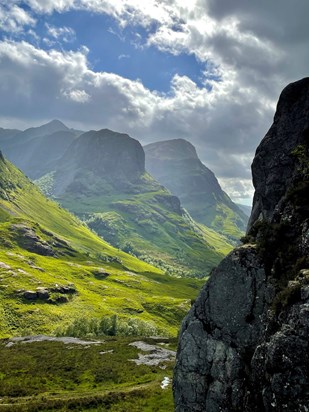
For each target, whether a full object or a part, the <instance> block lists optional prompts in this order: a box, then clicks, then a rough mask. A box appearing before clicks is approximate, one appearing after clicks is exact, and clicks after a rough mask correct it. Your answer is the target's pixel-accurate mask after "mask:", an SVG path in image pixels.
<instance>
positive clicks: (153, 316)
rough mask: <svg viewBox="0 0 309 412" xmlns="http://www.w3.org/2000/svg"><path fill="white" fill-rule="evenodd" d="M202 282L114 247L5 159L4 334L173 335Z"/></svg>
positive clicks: (1, 190)
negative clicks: (173, 275)
mask: <svg viewBox="0 0 309 412" xmlns="http://www.w3.org/2000/svg"><path fill="white" fill-rule="evenodd" d="M200 286H201V282H200V281H198V280H194V279H188V280H186V279H177V278H171V277H169V276H166V275H164V274H163V273H162V272H161V271H160V270H159V269H156V268H154V267H153V266H151V265H148V264H147V263H145V262H141V261H140V260H138V259H136V258H134V257H133V256H130V255H128V254H126V253H124V252H121V251H120V250H117V249H115V248H113V247H112V246H110V245H109V244H107V243H106V242H105V241H103V240H102V239H100V238H99V237H97V236H96V235H95V234H94V233H93V232H91V231H90V230H89V229H88V228H87V227H86V226H85V225H83V224H82V223H80V221H79V220H77V219H76V218H75V217H73V216H72V215H71V214H70V213H68V212H66V211H65V210H63V209H61V208H60V206H59V205H58V204H56V203H55V202H53V201H51V200H48V199H46V198H45V197H44V196H43V195H42V194H41V193H40V192H39V191H38V189H37V188H36V186H35V185H34V184H33V183H31V182H30V181H29V180H28V179H27V178H26V177H25V176H24V175H23V174H22V173H21V172H20V171H19V170H17V169H16V168H15V167H14V166H13V165H12V164H11V163H9V162H8V161H7V160H4V158H3V157H2V155H1V156H0V337H5V336H11V335H15V336H16V335H26V334H36V333H45V334H55V333H58V334H66V333H69V332H70V333H71V334H72V333H73V334H75V335H79V334H89V333H90V334H98V333H101V332H102V333H103V332H104V331H105V332H106V333H110V334H112V333H116V332H117V331H118V330H119V331H121V333H123V334H130V333H133V332H134V333H138V332H143V333H142V334H148V333H151V334H153V333H161V334H167V335H175V334H176V333H177V330H178V327H179V324H180V321H181V319H182V317H183V316H184V314H185V313H186V311H187V310H188V307H189V306H190V300H191V299H192V298H194V297H195V295H196V294H197V292H198V290H199V288H200ZM116 315H117V316H116Z"/></svg>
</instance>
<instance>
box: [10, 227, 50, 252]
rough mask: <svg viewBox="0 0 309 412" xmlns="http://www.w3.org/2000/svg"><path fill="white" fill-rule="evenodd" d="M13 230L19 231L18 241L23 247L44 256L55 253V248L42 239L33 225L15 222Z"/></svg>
mask: <svg viewBox="0 0 309 412" xmlns="http://www.w3.org/2000/svg"><path fill="white" fill-rule="evenodd" d="M12 230H13V231H15V232H16V233H17V242H18V244H19V246H21V247H22V248H24V249H26V250H28V251H29V252H33V253H37V254H39V255H42V256H54V255H55V251H54V249H53V248H52V247H51V246H50V245H49V244H48V243H47V242H45V241H44V240H42V239H41V238H40V237H39V236H38V235H37V234H36V233H35V231H34V230H33V229H32V228H31V227H28V226H25V225H23V224H14V225H12Z"/></svg>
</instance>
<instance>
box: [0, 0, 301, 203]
mask: <svg viewBox="0 0 309 412" xmlns="http://www.w3.org/2000/svg"><path fill="white" fill-rule="evenodd" d="M25 3H26V4H27V5H28V6H29V7H30V11H29V12H28V11H27V12H26V11H24V10H23V9H22V8H21V7H20V5H19V2H17V1H15V2H14V1H10V3H9V6H3V5H2V6H1V8H0V22H3V21H4V14H3V13H2V14H1V12H2V11H3V10H4V8H5V9H6V10H9V11H10V13H9V14H8V16H9V17H7V19H6V22H5V23H3V24H5V26H4V28H6V29H7V30H11V31H16V32H17V31H20V30H22V29H23V28H24V26H26V25H29V26H34V25H35V18H34V17H33V16H35V17H38V16H39V15H40V14H51V13H52V12H54V11H57V12H64V11H67V10H86V11H89V12H92V13H104V14H107V15H109V16H111V17H113V18H114V19H115V20H116V21H117V22H118V24H119V33H118V34H117V35H119V36H122V29H123V28H124V27H126V26H128V25H131V26H142V27H143V28H144V29H145V33H146V37H145V38H144V39H141V38H140V39H139V45H143V47H155V48H157V49H159V50H161V51H162V52H165V53H171V54H174V55H178V54H181V53H185V54H193V55H195V57H196V58H197V59H198V60H199V62H200V63H201V64H202V65H204V71H203V73H201V79H200V83H199V84H203V85H204V87H199V86H198V85H197V84H196V83H195V82H194V81H192V79H190V78H188V77H186V76H180V75H178V74H175V76H174V77H173V79H172V81H171V85H170V91H169V92H168V93H166V94H162V93H157V92H151V91H150V90H148V89H147V88H145V87H144V86H143V84H142V83H141V81H131V80H128V79H125V78H123V77H121V76H117V75H116V74H113V73H104V72H95V71H94V70H92V69H91V64H90V62H89V61H88V56H87V51H86V50H80V51H75V52H73V51H71V52H64V51H62V52H60V51H56V50H53V49H51V50H49V51H44V50H42V49H39V48H38V47H37V48H36V47H34V46H32V45H30V44H28V43H26V42H20V43H19V42H9V41H5V40H4V41H3V42H2V43H0V90H1V93H2V96H3V98H2V99H1V100H2V101H1V102H0V112H1V113H2V118H3V119H4V118H5V119H6V121H7V119H8V118H9V117H10V116H15V117H16V118H18V119H19V121H20V120H22V119H29V122H30V123H31V121H32V120H33V121H38V120H39V119H40V118H41V119H47V120H48V119H49V118H55V117H60V118H61V119H62V120H64V121H68V122H71V124H73V125H74V124H77V123H79V125H80V126H82V127H83V128H87V127H89V128H100V127H109V128H113V129H115V130H118V131H124V132H129V133H130V134H131V135H132V136H134V137H137V138H139V139H140V140H141V141H142V142H144V143H149V142H151V141H154V140H163V139H170V138H177V137H182V138H185V139H188V140H190V141H191V142H192V143H193V144H195V145H196V147H197V149H198V152H199V155H200V157H201V158H202V160H203V161H204V162H205V163H206V165H207V166H208V167H210V168H211V169H212V170H213V171H214V172H215V173H216V174H217V176H219V177H220V181H221V182H222V183H223V184H224V185H225V188H226V189H228V188H230V192H231V193H233V196H235V197H237V196H240V195H241V194H243V195H246V196H247V195H249V194H250V193H251V192H250V190H251V189H250V187H249V186H250V163H251V159H252V158H253V155H254V150H255V148H256V146H257V144H258V143H259V141H260V140H261V138H262V137H263V136H264V134H265V133H266V131H267V129H268V127H269V126H270V124H271V122H272V116H273V114H274V110H275V105H276V101H277V99H278V96H279V93H280V91H281V90H282V88H283V87H284V86H285V85H286V84H287V83H289V82H291V81H294V80H297V79H298V78H301V77H304V76H306V75H307V74H308V67H309V52H308V43H309V32H308V28H307V26H308V23H307V16H308V13H309V3H308V1H307V0H296V1H295V2H291V1H290V0H281V1H280V2H278V1H273V2H269V1H266V0H261V1H259V2H248V1H246V0H235V1H233V2H231V1H230V0H190V1H189V0H170V1H167V0H160V1H159V0H149V1H147V2H145V1H142V0H113V1H112V0H87V1H86V0H45V1H44V2H42V1H40V0H27V1H25ZM0 4H1V3H0ZM14 10H15V11H14ZM23 13H24V15H23ZM22 15H23V17H21V16H22ZM18 16H19V17H18ZM66 30H68V31H66ZM48 31H49V37H48V38H47V40H46V41H49V42H51V41H56V40H57V41H65V38H66V37H65V36H68V38H73V37H74V33H70V29H69V28H67V27H62V28H61V27H58V28H56V27H55V26H52V25H49V26H48ZM115 33H116V32H115ZM61 38H62V40H61ZM68 38H67V39H68ZM122 38H123V37H122ZM123 40H124V38H123ZM50 46H52V43H50ZM122 57H124V56H121V55H120V56H119V58H122ZM239 182H241V184H240V183H239ZM248 185H249V186H248ZM227 191H228V192H229V190H227Z"/></svg>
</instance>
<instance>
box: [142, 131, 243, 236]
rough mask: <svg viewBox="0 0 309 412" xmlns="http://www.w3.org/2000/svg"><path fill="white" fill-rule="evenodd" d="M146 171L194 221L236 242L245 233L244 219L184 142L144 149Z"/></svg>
mask: <svg viewBox="0 0 309 412" xmlns="http://www.w3.org/2000/svg"><path fill="white" fill-rule="evenodd" d="M144 150H145V154H146V169H147V170H148V171H149V172H150V173H151V174H152V175H153V176H154V177H155V178H156V179H157V180H158V181H159V182H160V183H162V184H163V185H164V186H165V187H167V188H168V189H169V190H170V191H171V192H172V193H173V194H175V195H176V196H178V197H179V199H180V201H181V203H182V205H183V206H184V207H185V208H186V209H187V210H188V212H189V213H190V215H191V216H192V217H193V219H195V220H196V221H197V222H199V223H202V224H204V225H206V226H208V227H211V228H212V229H214V230H215V231H217V232H219V233H221V234H223V235H225V236H228V238H229V240H230V241H233V242H235V241H237V240H239V238H240V237H241V236H242V235H243V234H244V232H245V230H246V226H247V221H248V219H247V216H246V215H245V214H244V213H243V211H242V210H241V209H240V208H239V207H238V206H237V205H236V204H235V203H233V202H232V200H231V199H230V198H229V197H228V195H227V194H226V193H225V192H224V191H223V190H222V189H221V187H220V185H219V183H218V180H217V178H216V177H215V175H214V174H213V172H212V171H211V170H209V169H208V168H207V167H206V166H205V165H204V164H203V163H202V162H201V161H200V159H199V158H198V156H197V153H196V150H195V147H194V146H193V145H192V144H191V143H189V142H188V141H186V140H184V139H174V140H167V141H161V142H156V143H151V144H149V145H147V146H145V147H144Z"/></svg>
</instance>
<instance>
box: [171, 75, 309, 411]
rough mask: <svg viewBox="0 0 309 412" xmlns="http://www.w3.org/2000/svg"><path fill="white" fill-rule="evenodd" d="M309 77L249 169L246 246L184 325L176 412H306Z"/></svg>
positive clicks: (296, 88) (288, 98)
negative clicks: (250, 205)
mask: <svg viewBox="0 0 309 412" xmlns="http://www.w3.org/2000/svg"><path fill="white" fill-rule="evenodd" d="M308 147H309V78H305V79H303V80H300V81H298V82H296V83H293V84H290V85H289V86H287V87H286V88H285V89H284V90H283V92H282V94H281V96H280V99H279V103H278V106H277V111H276V114H275V118H274V123H273V125H272V126H271V128H270V130H269V132H268V133H267V134H266V136H265V137H264V139H263V140H262V142H261V144H260V146H259V147H258V149H257V151H256V156H255V158H254V161H253V165H252V173H253V183H254V186H255V189H256V191H255V196H254V205H253V210H252V214H251V218H250V222H249V227H248V233H247V236H246V238H245V239H244V245H243V246H241V247H239V248H237V249H235V250H234V251H233V252H231V253H230V254H229V255H228V256H227V257H226V258H225V259H224V260H223V261H222V262H221V264H220V265H219V266H218V267H217V268H216V269H215V270H214V271H213V273H212V275H211V277H210V280H209V281H208V282H207V284H206V285H205V286H204V288H203V290H202V291H201V293H200V296H199V297H198V299H197V300H196V302H195V304H194V305H193V306H192V307H191V310H190V312H189V314H188V315H187V317H186V318H185V320H184V322H183V325H182V330H181V334H180V341H179V347H178V353H177V362H176V367H175V376H174V398H175V408H176V411H177V412H184V411H186V412H189V411H190V412H191V411H192V412H193V411H207V412H219V411H221V412H233V411H248V412H249V411H250V412H258V411H259V412H260V411H278V412H279V411H280V412H281V411H288V412H296V411H297V412H301V411H304V412H305V411H308V407H309V392H308V375H309V373H308V372H309V371H308V369H309V339H308V337H309V260H308V255H309V253H308V252H309V205H308V199H309V154H308Z"/></svg>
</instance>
